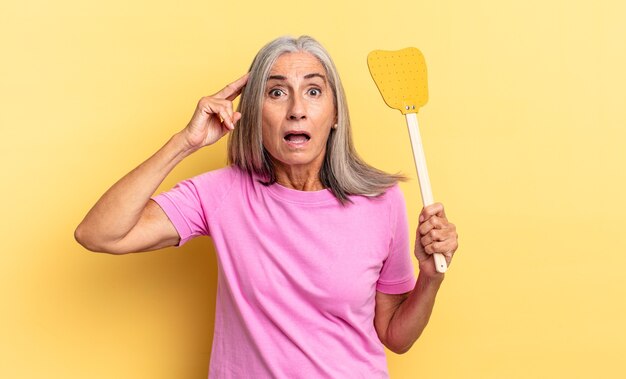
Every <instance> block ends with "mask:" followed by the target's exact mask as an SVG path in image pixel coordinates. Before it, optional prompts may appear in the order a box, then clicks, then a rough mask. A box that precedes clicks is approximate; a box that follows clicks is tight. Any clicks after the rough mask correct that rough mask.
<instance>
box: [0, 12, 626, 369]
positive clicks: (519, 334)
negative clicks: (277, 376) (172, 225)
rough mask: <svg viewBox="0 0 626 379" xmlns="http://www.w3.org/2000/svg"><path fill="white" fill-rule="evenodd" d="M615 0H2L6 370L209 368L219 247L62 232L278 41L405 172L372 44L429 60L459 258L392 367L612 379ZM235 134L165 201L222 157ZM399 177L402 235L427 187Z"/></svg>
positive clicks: (621, 98)
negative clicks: (320, 68) (86, 245)
mask: <svg viewBox="0 0 626 379" xmlns="http://www.w3.org/2000/svg"><path fill="white" fill-rule="evenodd" d="M624 4H625V3H624V2H621V1H580V2H578V1H539V0H526V1H515V2H508V1H507V2H501V1H461V0H459V1H431V2H409V1H393V0H387V1H359V2H356V1H355V2H341V1H337V0H333V1H326V0H323V1H317V2H303V3H300V2H295V1H293V0H290V1H282V0H281V1H271V2H261V1H233V2H230V1H221V2H217V1H214V2H207V1H183V2H175V1H162V0H160V1H138V2H132V1H131V2H129V1H122V0H113V1H97V2H96V1H91V2H88V1H67V0H61V1H54V2H53V1H44V0H36V1H21V0H9V1H7V0H3V2H2V4H1V6H0V41H1V44H0V48H1V54H2V59H1V60H0V90H1V92H0V125H1V138H0V154H1V155H0V162H1V164H2V171H1V174H2V186H1V187H0V199H1V200H0V201H1V202H2V204H1V208H0V209H2V217H0V220H1V221H0V222H1V223H2V224H1V225H0V230H1V233H2V254H1V255H0V285H1V286H0V288H1V290H0V291H1V292H0V296H1V297H0V301H1V307H2V308H1V312H0V377H2V378H37V377H46V378H204V377H206V374H207V369H208V362H209V357H210V352H211V340H212V329H213V313H214V301H215V289H216V288H215V286H216V279H215V275H216V260H215V257H214V251H213V249H212V247H211V242H210V240H209V239H208V238H205V239H196V240H194V241H192V242H190V243H189V244H187V245H186V246H184V247H183V248H181V249H173V248H172V249H165V250H162V251H158V252H151V253H145V254H132V255H125V256H113V255H106V254H95V253H90V252H88V251H86V250H84V249H83V248H82V247H81V246H79V245H78V244H77V243H76V242H75V241H74V239H73V231H74V228H75V227H76V226H77V224H78V223H79V222H80V220H81V219H82V217H83V216H84V215H85V214H86V212H87V211H88V210H89V208H90V207H91V206H92V205H93V204H94V203H95V201H96V200H97V199H98V198H99V197H100V195H101V194H102V193H104V191H105V190H106V189H107V188H108V187H109V186H110V185H112V184H113V183H114V182H115V181H116V180H118V179H119V178H120V177H122V176H123V175H124V174H125V173H127V172H128V171H130V170H131V169H132V168H134V167H135V166H137V165H138V164H139V163H141V162H142V161H143V160H145V159H147V158H148V157H149V156H150V155H151V154H152V153H154V152H155V151H156V150H157V149H158V148H160V147H161V146H162V145H163V144H164V143H165V142H166V141H167V139H168V138H169V137H170V136H171V135H172V134H174V133H175V132H177V131H179V130H180V129H182V128H183V127H184V126H185V125H186V123H187V122H188V120H189V119H190V117H191V115H192V113H193V110H194V108H195V105H196V103H197V101H198V100H199V99H200V97H202V96H205V95H210V94H212V93H214V92H216V91H217V90H219V89H220V88H221V87H222V86H223V85H225V84H226V83H228V82H229V81H231V80H233V79H235V78H237V77H238V76H240V75H241V74H242V73H243V72H245V70H247V68H248V66H249V64H250V62H251V60H252V58H253V56H254V54H255V53H256V51H257V50H258V49H259V48H260V47H261V46H262V45H263V44H265V43H266V42H268V41H269V40H271V39H273V38H274V37H277V36H279V35H283V34H292V35H300V34H310V35H312V36H314V37H316V38H317V39H318V40H319V41H321V42H322V43H323V44H324V45H325V46H326V47H327V49H328V50H329V51H330V53H331V55H332V56H333V58H334V60H335V62H336V64H337V66H338V68H339V71H340V73H341V75H342V78H343V80H344V86H345V88H346V91H347V94H348V101H349V105H350V110H351V115H352V120H353V125H354V134H355V143H356V145H357V148H358V150H359V152H360V153H361V155H362V156H364V158H365V159H366V160H367V161H369V162H370V163H371V164H373V165H375V166H377V167H379V168H382V169H384V170H387V171H391V172H395V171H402V172H404V173H407V174H409V175H411V176H412V177H413V178H415V174H414V166H413V161H412V156H411V151H410V145H409V141H408V134H407V131H406V124H405V121H404V118H403V116H402V115H401V114H400V112H398V111H395V110H391V109H389V108H387V107H386V106H385V104H384V103H383V100H382V98H381V97H380V95H379V94H378V92H377V90H376V87H375V85H374V83H373V81H372V80H371V78H370V76H369V73H368V69H367V65H366V56H367V53H368V52H369V51H371V50H374V49H388V50H392V49H399V48H403V47H407V46H416V47H418V48H420V49H421V50H422V52H423V53H424V55H425V57H426V62H427V64H428V67H429V86H430V100H429V103H428V104H427V105H426V106H425V107H424V108H422V110H421V111H420V114H419V119H420V126H421V130H422V138H423V140H424V146H425V150H426V156H427V159H428V167H429V171H430V175H431V181H432V187H433V192H434V195H435V200H437V201H441V202H443V203H444V205H445V206H446V209H447V212H448V216H449V218H450V220H451V221H452V222H454V223H455V224H457V227H458V230H459V233H460V249H459V251H458V254H457V256H456V258H455V261H454V263H453V265H452V267H451V270H450V272H449V273H448V274H447V277H446V281H445V283H444V285H443V287H442V289H441V291H440V293H439V296H438V300H437V304H436V307H435V311H434V314H433V316H432V318H431V322H430V325H429V326H428V328H427V329H426V331H425V333H424V334H423V336H422V338H421V339H420V340H419V341H418V342H417V344H416V345H415V346H414V347H413V348H412V350H411V351H410V352H408V353H407V354H405V355H401V356H396V355H394V354H393V353H389V368H390V373H391V377H392V378H591V377H601V378H623V377H626V368H625V365H624V362H623V355H624V352H625V351H626V342H625V341H626V327H625V326H624V321H626V305H625V299H626V293H625V292H626V276H625V275H624V274H623V270H624V266H625V264H626V257H625V256H626V254H625V253H626V249H625V248H626V241H625V238H624V234H625V233H624V232H623V230H622V229H623V228H624V226H625V225H626V222H625V221H626V220H625V211H626V206H625V205H626V204H625V201H624V193H626V185H625V182H626V174H625V172H626V170H625V169H624V165H625V163H626V156H625V155H626V154H625V152H624V150H625V149H624V145H625V143H624V140H625V138H626V111H625V105H626V96H625V88H626V74H625V69H624V68H625V67H626V21H625V19H626V5H624ZM225 147H226V144H225V140H222V141H220V142H219V143H218V144H217V145H215V146H212V147H210V148H206V149H204V150H202V151H199V152H197V153H196V154H195V155H193V156H191V157H189V158H188V159H186V160H185V161H184V162H182V163H181V164H180V165H179V166H178V167H177V168H176V169H175V170H174V171H173V172H172V173H171V174H170V175H169V177H168V178H167V179H166V180H165V182H164V183H163V185H162V186H161V188H160V191H163V190H167V189H169V188H171V187H172V186H173V185H174V184H175V183H177V182H178V181H180V180H183V179H185V178H188V177H190V176H193V175H196V174H199V173H201V172H204V171H207V170H211V169H215V168H219V167H222V166H224V165H225ZM402 189H403V191H404V193H405V196H406V199H407V203H408V207H409V212H410V214H411V215H412V216H411V228H412V229H414V228H415V227H416V225H417V215H418V212H419V210H420V209H421V204H420V201H421V200H420V197H419V187H418V184H417V181H416V180H412V181H410V182H407V183H405V184H403V185H402ZM416 269H417V266H416Z"/></svg>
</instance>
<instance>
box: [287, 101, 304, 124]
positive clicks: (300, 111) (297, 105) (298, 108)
mask: <svg viewBox="0 0 626 379" xmlns="http://www.w3.org/2000/svg"><path fill="white" fill-rule="evenodd" d="M288 116H289V119H290V120H294V121H298V120H303V119H305V118H306V109H305V104H304V102H303V101H302V99H301V98H300V96H293V97H292V98H291V104H290V107H289V113H288Z"/></svg>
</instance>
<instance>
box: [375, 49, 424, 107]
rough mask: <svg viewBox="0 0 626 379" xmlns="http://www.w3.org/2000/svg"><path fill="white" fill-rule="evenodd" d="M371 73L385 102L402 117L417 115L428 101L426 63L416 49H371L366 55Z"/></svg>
mask: <svg viewBox="0 0 626 379" xmlns="http://www.w3.org/2000/svg"><path fill="white" fill-rule="evenodd" d="M367 65H368V66H369V69H370V74H371V75H372V78H373V79H374V82H375V83H376V86H377V87H378V90H379V91H380V94H381V95H382V96H383V99H384V100H385V103H387V105H388V106H390V107H391V108H394V109H398V110H400V111H401V112H402V114H407V113H417V111H418V110H419V108H420V107H421V106H423V105H424V104H426V103H427V102H428V80H427V75H426V60H425V59H424V55H423V54H422V52H421V51H419V50H418V49H417V48H415V47H407V48H406V49H402V50H396V51H385V50H374V51H372V52H371V53H369V54H368V55H367Z"/></svg>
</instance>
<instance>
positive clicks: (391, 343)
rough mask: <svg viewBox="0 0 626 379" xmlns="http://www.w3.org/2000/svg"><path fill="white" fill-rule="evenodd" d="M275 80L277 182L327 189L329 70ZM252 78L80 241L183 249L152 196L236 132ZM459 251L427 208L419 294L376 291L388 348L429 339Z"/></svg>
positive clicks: (99, 214)
mask: <svg viewBox="0 0 626 379" xmlns="http://www.w3.org/2000/svg"><path fill="white" fill-rule="evenodd" d="M270 77H272V78H271V80H269V81H268V85H267V88H266V94H265V98H264V102H263V131H262V134H263V141H264V146H265V148H266V149H267V150H268V152H269V153H270V155H271V156H272V159H273V162H274V165H275V171H276V177H277V181H278V183H279V184H281V185H283V186H285V187H288V188H293V189H297V190H302V191H316V190H321V189H323V186H322V184H321V182H320V181H319V172H320V170H321V167H322V163H323V160H324V156H325V154H326V140H327V138H328V135H329V133H330V131H331V128H332V126H333V125H334V124H335V122H336V110H335V108H334V105H333V98H332V96H333V95H332V91H331V89H330V88H329V86H328V83H327V80H326V72H325V70H324V68H323V66H322V65H321V64H320V63H319V61H317V59H316V58H314V57H313V56H312V55H310V54H309V53H288V54H284V55H283V56H281V57H280V58H279V59H278V60H277V61H276V63H275V64H274V66H273V67H272V70H271V73H270ZM247 80H248V75H247V74H246V75H244V76H242V77H241V78H239V79H237V80H235V81H234V82H232V83H230V84H228V85H227V86H226V87H224V88H223V89H222V90H220V91H219V92H217V93H215V94H214V95H211V96H205V97H202V98H201V99H200V101H199V102H198V105H197V106H196V109H195V111H194V114H193V116H192V118H191V120H190V121H189V123H188V124H187V126H186V127H185V128H184V129H183V130H181V131H180V132H178V133H176V134H175V135H174V136H172V138H170V140H169V141H168V142H167V143H166V144H165V145H164V146H163V147H161V148H160V149H159V150H158V151H157V152H156V153H155V154H154V155H152V156H151V157H150V158H148V159H147V160H146V161H144V162H143V163H142V164H140V165H139V166H138V167H136V168H135V169H134V170H132V171H131V172H129V173H128V174H126V175H125V176H124V177H122V178H121V179H120V180H119V181H118V182H116V183H115V184H114V185H113V186H111V188H109V190H107V191H106V192H105V193H104V194H103V195H102V197H101V198H100V199H99V200H98V201H97V202H96V204H95V205H94V206H93V207H92V208H91V210H90V211H89V212H88V213H87V215H86V216H85V218H84V219H83V221H82V222H81V223H80V224H79V225H78V227H77V228H76V231H75V232H74V236H75V238H76V240H77V241H78V242H79V243H80V244H81V245H83V246H84V247H85V248H87V249H88V250H91V251H94V252H103V253H109V254H126V253H136V252H144V251H151V250H157V249H161V248H164V247H169V246H175V245H177V244H178V242H179V240H180V237H179V235H178V232H177V231H176V229H175V228H174V225H173V224H172V223H171V221H170V220H169V218H168V217H167V215H166V214H165V212H163V210H162V209H161V208H160V207H159V206H158V205H157V204H156V203H155V202H154V201H153V200H151V199H150V197H151V196H152V195H153V194H154V192H155V191H156V190H157V188H158V187H159V185H160V184H161V183H162V182H163V180H164V179H165V178H166V177H167V175H168V174H169V173H170V172H171V170H172V169H173V168H174V167H176V165H177V164H178V163H180V162H181V161H182V160H184V159H185V158H186V157H188V156H189V155H191V154H192V153H194V152H195V151H197V150H199V149H201V148H203V147H205V146H209V145H212V144H213V143H215V142H217V141H218V140H219V139H220V138H222V137H223V136H224V135H226V134H227V133H228V132H230V131H231V130H233V129H234V128H235V127H236V123H237V121H238V120H239V119H241V114H240V113H238V112H235V111H234V110H233V103H232V102H233V100H234V99H235V98H237V96H239V94H240V93H241V90H242V88H243V87H244V86H245V84H246V82H247ZM287 131H305V132H307V133H308V134H309V135H310V136H311V139H310V140H309V141H308V142H307V143H306V144H302V145H297V144H296V145H294V144H289V143H287V142H285V140H284V138H283V137H284V134H285V133H286V132H287ZM457 248H458V235H457V233H456V227H455V226H454V224H452V223H450V222H449V221H448V219H447V217H446V215H445V211H444V207H443V205H442V204H441V203H436V204H432V205H430V206H428V207H425V208H423V209H422V212H421V213H420V222H419V226H418V229H417V231H416V241H415V251H414V254H415V257H416V258H417V259H418V261H419V267H420V273H419V276H418V280H417V283H416V285H415V288H414V289H413V290H412V291H411V292H408V293H405V294H400V295H390V294H385V293H382V292H377V293H376V308H375V316H374V326H375V329H376V332H377V334H378V336H379V338H380V340H381V342H382V343H383V344H384V345H385V346H387V348H389V349H390V350H392V351H394V352H396V353H398V354H402V353H404V352H406V351H408V350H409V349H410V347H411V346H412V345H413V343H414V342H415V341H416V340H417V339H418V337H419V336H420V335H421V333H422V331H423V330H424V328H425V327H426V324H427V323H428V319H429V317H430V315H431V313H432V310H433V306H434V302H435V297H436V294H437V292H438V290H439V288H440V286H441V284H442V282H443V280H444V276H445V275H444V274H440V273H438V272H436V271H435V268H434V267H435V266H434V263H433V257H432V254H433V253H436V252H437V253H442V254H444V256H445V257H446V261H447V263H448V266H450V265H451V263H452V258H453V256H454V253H455V251H456V250H457Z"/></svg>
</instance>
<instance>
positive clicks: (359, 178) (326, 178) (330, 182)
mask: <svg viewBox="0 0 626 379" xmlns="http://www.w3.org/2000/svg"><path fill="white" fill-rule="evenodd" d="M299 51H305V52H308V53H310V54H312V55H313V56H315V57H316V58H317V59H319V61H320V62H321V64H322V65H323V66H324V68H325V69H326V73H327V75H328V82H329V84H330V87H331V88H332V91H333V99H334V104H335V109H336V110H337V127H336V128H335V129H331V131H330V135H329V136H328V141H327V142H326V155H325V157H324V164H323V165H322V169H321V171H320V178H319V179H320V182H321V183H322V185H323V186H324V187H326V188H328V189H330V190H331V191H332V193H333V194H334V195H335V197H336V198H337V199H338V200H339V201H340V202H341V204H344V205H345V204H346V203H347V202H350V199H349V197H348V196H350V195H364V196H379V195H381V194H383V193H384V192H385V191H386V190H387V189H388V188H389V187H391V186H393V185H394V184H395V183H397V182H398V181H399V180H405V177H404V176H402V175H399V174H388V173H386V172H383V171H381V170H378V169H377V168H374V167H372V166H370V165H368V164H367V163H365V162H364V161H363V160H362V159H361V158H360V157H359V156H358V154H357V152H356V150H355V148H354V144H353V142H352V132H351V128H350V116H349V114H348V106H347V102H346V96H345V93H344V90H343V86H342V84H341V80H340V79H339V74H338V72H337V68H336V67H335V64H334V63H333V61H332V59H331V58H330V55H329V54H328V52H327V51H326V50H325V49H324V48H323V47H322V45H320V43H319V42H317V41H316V40H315V39H313V38H312V37H309V36H301V37H298V38H293V37H288V36H285V37H279V38H277V39H275V40H273V41H271V42H270V43H268V44H267V45H265V46H264V47H263V48H262V49H261V50H259V52H258V53H257V55H256V57H254V60H253V61H252V65H251V66H250V70H249V71H250V76H249V78H248V83H247V84H246V87H245V88H244V89H243V91H242V93H241V101H240V102H239V106H238V107H237V111H239V112H241V115H242V116H241V120H239V122H238V126H237V127H236V128H235V130H233V131H232V132H231V135H230V137H229V139H228V163H229V164H234V165H236V166H237V167H239V168H240V169H242V170H244V171H246V172H248V173H249V174H252V173H256V174H258V175H260V176H262V177H265V178H267V180H266V181H264V182H262V183H263V184H265V185H271V184H273V183H275V182H276V175H275V171H274V167H273V164H272V160H271V157H270V155H269V153H268V152H267V150H266V149H265V148H264V147H263V140H262V127H263V125H262V109H263V101H264V98H265V86H266V83H267V78H268V76H269V73H270V70H271V68H272V66H273V65H274V62H276V60H277V59H278V57H280V56H281V55H282V54H285V53H292V52H299Z"/></svg>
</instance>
